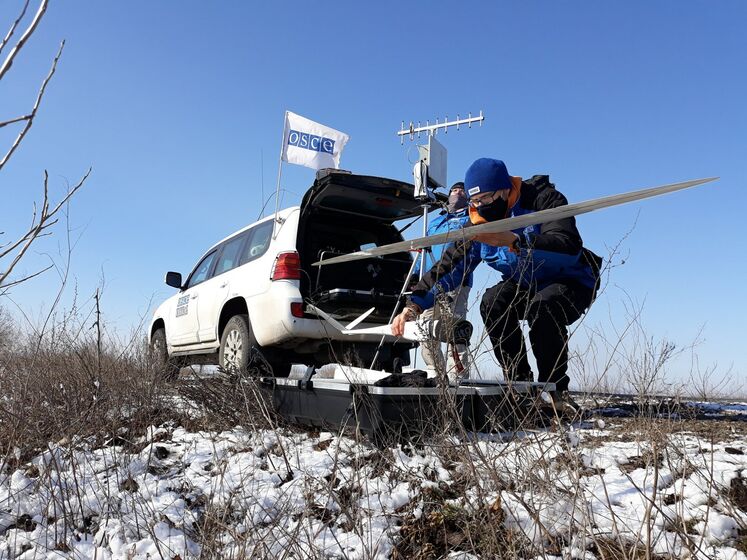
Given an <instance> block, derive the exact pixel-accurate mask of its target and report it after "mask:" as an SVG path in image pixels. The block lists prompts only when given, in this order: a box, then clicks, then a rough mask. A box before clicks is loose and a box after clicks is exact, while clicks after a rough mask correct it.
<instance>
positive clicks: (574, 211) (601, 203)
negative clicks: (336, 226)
mask: <svg viewBox="0 0 747 560" xmlns="http://www.w3.org/2000/svg"><path fill="white" fill-rule="evenodd" d="M716 179H718V177H708V178H705V179H695V180H693V181H684V182H682V183H672V184H670V185H663V186H661V187H651V188H648V189H641V190H637V191H631V192H627V193H622V194H615V195H611V196H604V197H602V198H595V199H592V200H587V201H584V202H576V203H574V204H567V205H566V206H558V207H557V208H550V209H548V210H540V211H538V212H533V213H531V214H525V215H523V216H516V217H513V218H506V219H505V220H499V221H497V222H489V223H487V224H480V225H477V226H470V227H469V228H467V229H458V230H453V231H450V232H447V233H438V234H436V235H428V236H426V237H419V238H417V239H410V240H407V241H400V242H398V243H391V244H389V245H383V246H381V247H375V248H373V249H367V250H365V251H356V252H354V253H349V254H347V255H340V256H339V257H333V258H331V259H327V260H324V261H318V262H315V263H314V266H322V265H328V264H336V263H342V262H348V261H355V260H359V259H367V258H371V257H380V256H383V255H391V254H392V253H401V252H404V251H415V250H418V249H423V248H425V247H431V246H432V245H441V244H442V243H453V242H454V241H458V240H460V239H471V238H472V237H473V236H475V235H477V234H480V233H500V232H504V231H511V230H513V229H519V228H525V227H527V226H533V225H536V224H541V223H545V222H551V221H553V220H562V219H563V218H570V217H572V216H578V215H580V214H586V213H588V212H594V211H596V210H601V209H602V208H609V207H611V206H620V205H621V204H627V203H629V202H635V201H637V200H643V199H646V198H653V197H655V196H661V195H663V194H667V193H671V192H675V191H680V190H683V189H689V188H692V187H695V186H697V185H702V184H704V183H709V182H711V181H715V180H716Z"/></svg>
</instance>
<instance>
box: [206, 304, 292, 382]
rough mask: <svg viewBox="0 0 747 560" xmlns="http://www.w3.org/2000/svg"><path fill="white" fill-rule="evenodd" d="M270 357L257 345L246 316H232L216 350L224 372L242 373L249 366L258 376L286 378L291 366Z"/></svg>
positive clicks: (270, 355) (269, 354)
mask: <svg viewBox="0 0 747 560" xmlns="http://www.w3.org/2000/svg"><path fill="white" fill-rule="evenodd" d="M271 357H274V356H272V354H271V353H270V352H268V351H264V350H262V349H261V348H260V347H259V345H258V344H257V341H256V339H255V338H254V333H253V332H252V328H251V324H250V323H249V317H248V316H247V315H245V314H241V315H234V316H233V317H231V318H230V319H229V320H228V323H227V324H226V328H225V329H223V335H222V336H221V339H220V348H219V350H218V363H219V365H220V366H221V367H222V368H223V369H224V370H226V371H228V372H239V373H244V372H246V371H248V370H249V368H250V366H251V367H252V368H255V367H256V369H258V370H259V371H260V375H262V374H264V375H270V374H272V375H275V376H277V377H286V376H287V375H288V373H289V372H290V368H291V364H290V363H284V362H282V361H278V360H273V359H270V358H271Z"/></svg>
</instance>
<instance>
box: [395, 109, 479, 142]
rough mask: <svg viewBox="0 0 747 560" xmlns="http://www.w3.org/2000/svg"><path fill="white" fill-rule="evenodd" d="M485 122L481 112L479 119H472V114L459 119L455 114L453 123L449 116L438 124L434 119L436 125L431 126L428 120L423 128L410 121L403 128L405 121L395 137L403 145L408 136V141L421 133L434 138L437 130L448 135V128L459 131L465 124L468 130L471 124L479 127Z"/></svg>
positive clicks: (418, 123)
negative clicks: (453, 127) (452, 127)
mask: <svg viewBox="0 0 747 560" xmlns="http://www.w3.org/2000/svg"><path fill="white" fill-rule="evenodd" d="M484 120H485V116H484V115H483V114H482V111H480V116H479V117H473V116H472V113H471V112H470V113H467V118H466V119H462V118H460V117H459V113H457V118H456V120H455V121H450V120H449V115H446V118H445V119H444V121H443V122H438V117H436V124H431V122H430V120H427V121H425V126H421V124H420V121H418V122H417V126H416V125H415V123H414V122H413V121H410V124H409V126H407V127H405V121H402V127H401V128H400V130H399V131H398V132H397V136H399V140H400V144H404V143H405V136H408V135H409V136H410V140H415V137H416V136H417V137H418V138H420V134H421V133H425V134H427V135H428V136H435V135H436V134H438V131H439V130H443V131H444V134H448V132H449V127H450V126H455V127H456V129H457V130H459V127H460V126H461V125H464V124H466V125H467V127H468V128H472V123H480V126H482V121H484Z"/></svg>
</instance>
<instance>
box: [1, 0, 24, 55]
mask: <svg viewBox="0 0 747 560" xmlns="http://www.w3.org/2000/svg"><path fill="white" fill-rule="evenodd" d="M28 7H29V0H26V2H24V3H23V10H21V15H19V16H18V17H17V18H16V21H14V22H13V25H11V26H10V29H9V30H8V33H7V34H6V35H5V38H4V39H3V42H2V43H0V53H1V52H3V49H4V48H5V45H7V44H8V41H10V39H11V37H13V34H14V33H15V32H16V28H17V27H18V24H19V23H21V20H22V19H23V16H25V15H26V10H27V9H28Z"/></svg>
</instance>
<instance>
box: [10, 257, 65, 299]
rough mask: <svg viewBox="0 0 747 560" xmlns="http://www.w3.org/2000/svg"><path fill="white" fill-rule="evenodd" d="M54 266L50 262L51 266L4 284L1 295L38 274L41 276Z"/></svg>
mask: <svg viewBox="0 0 747 560" xmlns="http://www.w3.org/2000/svg"><path fill="white" fill-rule="evenodd" d="M52 268H54V265H53V264H50V265H49V266H46V267H44V268H42V269H41V270H37V271H36V272H34V273H32V274H28V275H27V276H24V277H23V278H19V279H18V280H13V281H12V282H8V283H7V284H3V285H2V288H0V296H3V295H5V294H6V293H7V291H8V290H9V289H10V288H12V287H13V286H17V285H18V284H23V283H24V282H26V281H27V280H31V279H32V278H35V277H36V276H39V275H41V274H44V273H45V272H46V271H48V270H50V269H52Z"/></svg>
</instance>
